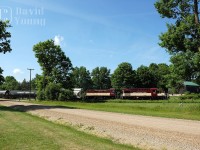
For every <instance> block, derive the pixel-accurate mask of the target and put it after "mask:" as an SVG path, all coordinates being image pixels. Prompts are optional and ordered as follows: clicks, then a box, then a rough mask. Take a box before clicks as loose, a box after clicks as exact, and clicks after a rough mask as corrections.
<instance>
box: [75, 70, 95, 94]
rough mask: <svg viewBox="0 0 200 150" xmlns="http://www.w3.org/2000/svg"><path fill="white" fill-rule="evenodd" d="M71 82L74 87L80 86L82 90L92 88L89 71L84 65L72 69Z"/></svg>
mask: <svg viewBox="0 0 200 150" xmlns="http://www.w3.org/2000/svg"><path fill="white" fill-rule="evenodd" d="M72 82H73V86H74V87H75V88H82V89H83V90H84V91H85V90H87V89H90V88H92V79H91V77H90V72H89V70H87V69H86V68H85V67H83V66H81V67H80V68H78V67H75V68H74V69H73V71H72Z"/></svg>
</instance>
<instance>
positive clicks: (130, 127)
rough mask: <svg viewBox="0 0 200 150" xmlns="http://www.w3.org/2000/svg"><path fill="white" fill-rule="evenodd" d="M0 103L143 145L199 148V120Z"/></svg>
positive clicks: (160, 148)
mask: <svg viewBox="0 0 200 150" xmlns="http://www.w3.org/2000/svg"><path fill="white" fill-rule="evenodd" d="M0 105H4V106H9V107H13V108H18V109H23V110H24V111H27V112H29V113H31V114H34V115H38V116H41V117H45V118H46V119H48V120H52V121H59V122H60V123H67V124H71V125H73V126H76V127H78V128H79V129H81V130H85V131H87V132H92V133H94V134H97V135H99V136H104V137H109V138H111V139H112V140H114V141H118V142H120V143H126V144H132V145H135V146H138V147H140V148H144V149H158V150H165V149H167V150H168V149H169V150H200V121H191V120H182V119H166V118H159V117H146V116H137V115H127V114H118V113H109V112H100V111H90V110H82V109H71V108H59V107H51V106H42V105H35V104H30V103H24V102H14V101H1V100H0Z"/></svg>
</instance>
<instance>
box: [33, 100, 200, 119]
mask: <svg viewBox="0 0 200 150" xmlns="http://www.w3.org/2000/svg"><path fill="white" fill-rule="evenodd" d="M31 102H34V103H39V104H45V105H54V106H66V107H74V108H77V109H78V108H81V109H89V110H100V111H108V112H117V113H126V114H136V115H146V116H158V117H167V118H179V119H190V120H200V115H199V114H200V99H198V100H179V99H178V98H176V97H172V98H170V99H169V100H159V101H158V100H154V101H151V100H141V101H138V100H107V101H105V102H100V103H85V102H58V101H31Z"/></svg>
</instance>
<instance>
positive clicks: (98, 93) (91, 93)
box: [85, 89, 115, 99]
mask: <svg viewBox="0 0 200 150" xmlns="http://www.w3.org/2000/svg"><path fill="white" fill-rule="evenodd" d="M85 97H86V98H101V99H106V98H115V89H104V90H94V89H89V90H86V92H85Z"/></svg>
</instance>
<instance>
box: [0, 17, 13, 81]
mask: <svg viewBox="0 0 200 150" xmlns="http://www.w3.org/2000/svg"><path fill="white" fill-rule="evenodd" d="M9 27H11V25H10V24H9V21H5V22H4V21H2V20H0V53H4V54H5V53H6V52H10V51H11V50H12V49H11V47H10V37H11V34H10V32H8V31H7V28H9ZM2 73H3V69H1V67H0V85H1V84H2V82H3V81H4V77H3V75H2Z"/></svg>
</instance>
